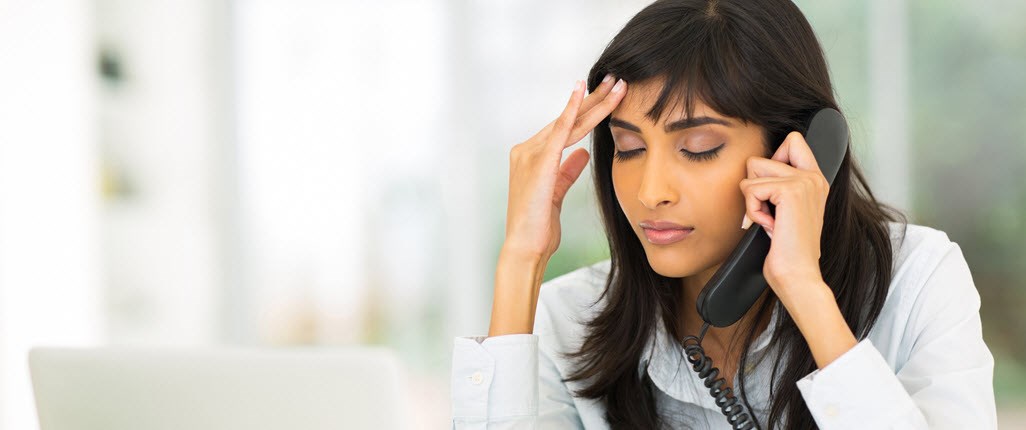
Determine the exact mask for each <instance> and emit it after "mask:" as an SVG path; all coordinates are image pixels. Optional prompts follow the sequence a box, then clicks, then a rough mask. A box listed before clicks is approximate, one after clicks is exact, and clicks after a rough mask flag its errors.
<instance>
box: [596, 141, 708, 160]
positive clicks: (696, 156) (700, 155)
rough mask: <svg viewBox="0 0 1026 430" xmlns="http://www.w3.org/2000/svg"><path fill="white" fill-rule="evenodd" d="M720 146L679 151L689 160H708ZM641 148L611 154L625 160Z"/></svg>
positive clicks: (632, 156)
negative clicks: (697, 150) (704, 149)
mask: <svg viewBox="0 0 1026 430" xmlns="http://www.w3.org/2000/svg"><path fill="white" fill-rule="evenodd" d="M722 148H723V144H722V143H721V144H720V146H717V147H715V148H713V149H710V150H708V151H703V152H691V151H686V150H683V149H681V150H680V152H681V153H683V154H684V156H685V157H688V159H689V160H691V161H708V160H712V159H713V158H716V156H717V155H719V153H720V149H722ZM643 149H645V148H638V149H632V150H630V151H617V152H616V153H615V154H613V156H614V157H615V158H616V160H617V161H626V160H630V159H632V158H634V157H637V156H638V154H639V153H640V152H641V150H643Z"/></svg>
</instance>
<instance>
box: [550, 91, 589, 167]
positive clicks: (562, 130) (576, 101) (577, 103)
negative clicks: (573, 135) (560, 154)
mask: <svg viewBox="0 0 1026 430" xmlns="http://www.w3.org/2000/svg"><path fill="white" fill-rule="evenodd" d="M583 99H584V83H583V81H577V82H576V84H575V85H574V92H573V93H571V94H570V100H569V101H567V103H566V108H564V109H563V113H561V114H560V115H559V118H556V122H555V123H554V124H553V126H552V134H551V135H550V136H549V141H550V142H560V144H559V148H560V150H562V149H563V148H565V146H564V145H563V143H565V142H566V140H567V138H568V137H570V131H571V130H572V129H573V126H574V123H575V122H577V112H578V111H579V109H580V107H581V101H582V100H583ZM553 145H555V144H553Z"/></svg>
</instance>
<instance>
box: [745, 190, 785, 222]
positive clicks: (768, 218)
mask: <svg viewBox="0 0 1026 430" xmlns="http://www.w3.org/2000/svg"><path fill="white" fill-rule="evenodd" d="M779 182H780V180H779V179H777V178H760V179H754V180H752V179H745V180H742V181H741V192H742V194H744V197H745V215H747V216H748V219H750V220H752V221H753V222H755V223H757V224H759V225H762V226H763V227H764V228H768V229H772V228H773V224H774V219H773V215H772V214H771V213H770V210H769V202H771V201H773V200H775V199H776V192H777V191H778V188H779Z"/></svg>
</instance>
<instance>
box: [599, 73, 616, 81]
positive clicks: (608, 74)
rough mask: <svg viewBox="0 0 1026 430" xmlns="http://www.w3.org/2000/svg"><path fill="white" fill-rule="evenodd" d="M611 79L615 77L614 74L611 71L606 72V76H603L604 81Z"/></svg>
mask: <svg viewBox="0 0 1026 430" xmlns="http://www.w3.org/2000/svg"><path fill="white" fill-rule="evenodd" d="M610 79H613V75H612V74H611V73H606V77H604V78H602V82H609V80H610Z"/></svg>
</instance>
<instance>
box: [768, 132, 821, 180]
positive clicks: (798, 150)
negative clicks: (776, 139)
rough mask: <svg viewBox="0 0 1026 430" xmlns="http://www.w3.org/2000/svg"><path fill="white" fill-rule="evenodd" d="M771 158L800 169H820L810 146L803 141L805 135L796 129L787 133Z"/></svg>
mask: <svg viewBox="0 0 1026 430" xmlns="http://www.w3.org/2000/svg"><path fill="white" fill-rule="evenodd" d="M773 159H774V160H776V161H779V162H781V163H786V164H790V165H792V166H794V167H795V168H797V169H800V170H812V171H816V172H819V171H820V169H819V163H818V162H816V156H815V155H813V154H812V148H810V147H809V144H808V142H806V141H805V137H804V136H802V134H801V133H799V132H797V131H792V132H790V133H788V134H787V137H786V138H784V142H783V143H781V144H780V148H777V152H776V153H774V154H773Z"/></svg>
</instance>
